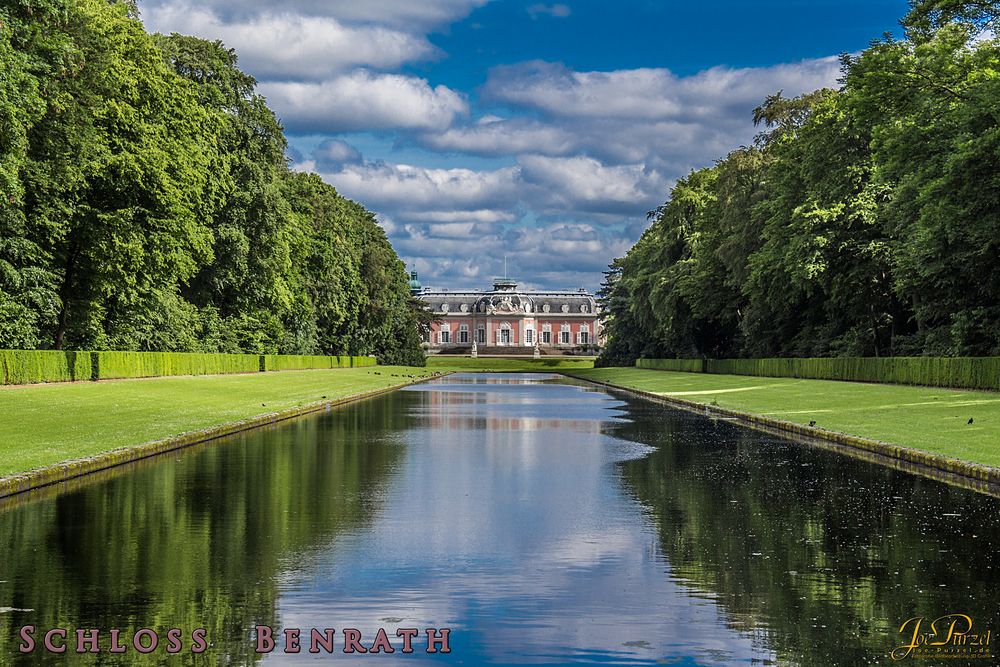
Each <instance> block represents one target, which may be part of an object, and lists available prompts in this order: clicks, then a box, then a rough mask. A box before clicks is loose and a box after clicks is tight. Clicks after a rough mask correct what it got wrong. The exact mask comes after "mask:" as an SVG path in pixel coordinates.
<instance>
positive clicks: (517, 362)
mask: <svg viewBox="0 0 1000 667" xmlns="http://www.w3.org/2000/svg"><path fill="white" fill-rule="evenodd" d="M427 367H428V368H430V369H433V370H437V371H480V372H484V373H485V372H490V371H497V372H515V371H527V372H531V371H535V372H546V371H552V372H559V371H560V370H564V369H577V368H593V367H594V357H555V356H553V357H541V358H539V359H530V358H529V359H512V358H503V357H476V358H473V357H447V356H440V355H431V356H429V357H427Z"/></svg>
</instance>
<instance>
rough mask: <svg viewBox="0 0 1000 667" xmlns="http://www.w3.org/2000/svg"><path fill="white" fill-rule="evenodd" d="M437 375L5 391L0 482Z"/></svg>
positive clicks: (0, 411) (288, 376)
mask: <svg viewBox="0 0 1000 667" xmlns="http://www.w3.org/2000/svg"><path fill="white" fill-rule="evenodd" d="M435 371H440V369H435V368H396V367H391V366H379V367H372V368H342V369H335V370H306V371H281V372H277V373H252V374H248V375H212V376H184V377H166V378H152V379H148V380H122V381H110V382H75V383H68V382H67V383H60V384H46V385H33V386H29V387H7V388H3V387H0V477H4V476H8V475H11V474H14V473H19V472H24V471H26V470H30V469H32V468H38V467H43V466H47V465H52V464H54V463H59V462H61V461H66V460H68V459H75V458H81V457H85V456H91V455H94V454H97V453H99V452H104V451H108V450H112V449H117V448H118V447H124V446H129V445H138V444H142V443H145V442H151V441H153V440H160V439H163V438H166V437H169V436H172V435H179V434H181V433H186V432H188V431H196V430H201V429H206V428H211V427H214V426H221V425H223V424H228V423H231V422H236V421H240V420H243V419H248V418H250V417H255V416H257V415H262V414H268V413H272V412H280V411H282V410H287V409H290V408H294V407H297V406H300V405H306V404H308V403H316V402H318V401H321V400H322V399H323V397H324V396H325V397H326V398H329V399H336V398H343V397H345V396H350V395H352V394H359V393H363V392H366V391H371V390H376V389H382V388H385V387H389V386H393V385H398V384H402V383H403V382H406V381H408V380H412V379H413V378H412V377H409V376H418V377H426V376H428V375H431V374H433V373H434V372H435Z"/></svg>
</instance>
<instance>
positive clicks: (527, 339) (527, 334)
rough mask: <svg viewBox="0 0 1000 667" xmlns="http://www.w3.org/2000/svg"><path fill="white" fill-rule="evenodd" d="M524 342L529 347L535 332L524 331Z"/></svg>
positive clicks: (533, 340) (533, 339)
mask: <svg viewBox="0 0 1000 667" xmlns="http://www.w3.org/2000/svg"><path fill="white" fill-rule="evenodd" d="M524 342H525V343H527V344H528V345H531V344H533V343H534V342H535V332H534V331H532V330H531V329H525V330H524Z"/></svg>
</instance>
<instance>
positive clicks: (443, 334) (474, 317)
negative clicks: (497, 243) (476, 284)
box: [410, 273, 600, 354]
mask: <svg viewBox="0 0 1000 667" xmlns="http://www.w3.org/2000/svg"><path fill="white" fill-rule="evenodd" d="M411 278H412V280H411V281H410V286H411V289H412V291H413V293H414V295H415V296H416V297H418V298H419V299H421V300H422V301H424V302H425V303H427V305H428V308H429V309H430V311H431V312H433V313H434V314H435V315H437V317H438V319H437V321H436V322H435V323H434V324H433V325H432V327H431V331H430V334H429V336H428V337H427V338H425V340H424V343H425V345H426V347H427V351H428V352H430V353H453V354H467V353H469V352H476V353H478V354H491V353H492V354H498V353H499V354H569V353H585V352H594V351H596V348H597V347H598V345H599V340H600V329H599V326H600V325H599V321H598V314H599V312H598V305H597V302H596V300H595V299H594V297H593V296H592V295H591V294H589V293H588V292H587V291H586V290H578V291H575V292H573V291H565V292H563V291H551V292H550V291H527V290H519V289H518V288H517V282H516V281H514V280H509V279H506V278H498V279H496V280H494V281H493V289H492V290H489V291H484V290H432V289H428V288H422V287H421V286H420V283H419V282H418V281H417V276H416V274H415V273H414V274H412V275H411ZM536 348H537V352H536Z"/></svg>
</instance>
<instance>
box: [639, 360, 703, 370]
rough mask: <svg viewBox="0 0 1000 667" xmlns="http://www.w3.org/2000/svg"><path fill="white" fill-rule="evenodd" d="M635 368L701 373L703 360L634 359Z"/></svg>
mask: <svg viewBox="0 0 1000 667" xmlns="http://www.w3.org/2000/svg"><path fill="white" fill-rule="evenodd" d="M635 365H636V368H648V369H650V370H655V371H679V372H682V373H703V372H704V365H705V362H704V361H703V360H701V359H636V360H635Z"/></svg>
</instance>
